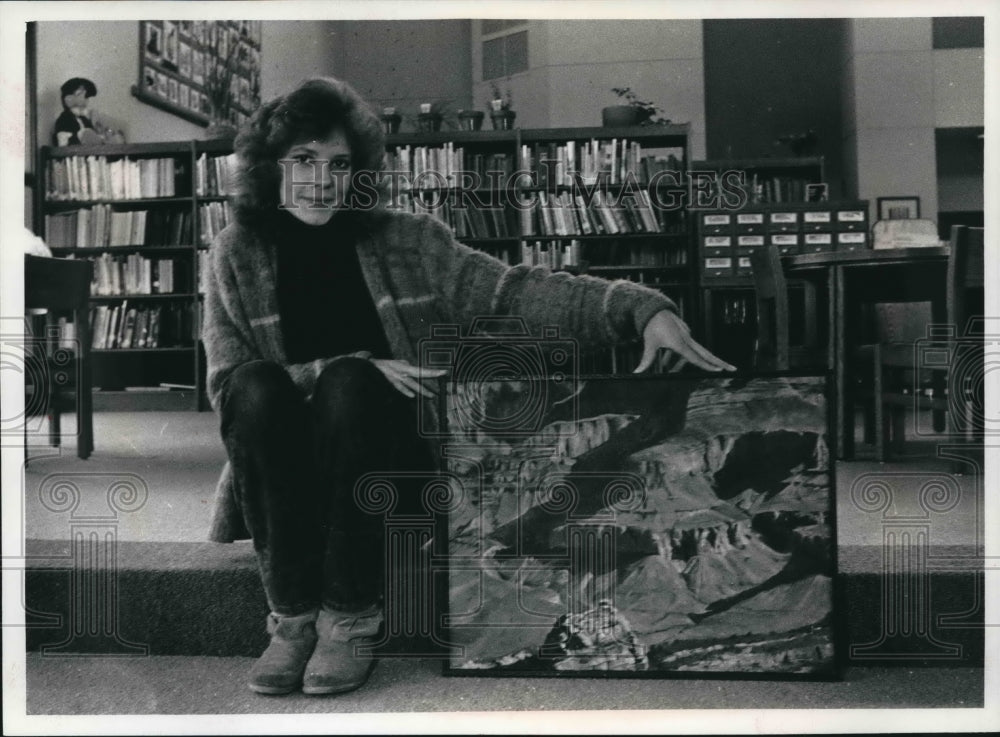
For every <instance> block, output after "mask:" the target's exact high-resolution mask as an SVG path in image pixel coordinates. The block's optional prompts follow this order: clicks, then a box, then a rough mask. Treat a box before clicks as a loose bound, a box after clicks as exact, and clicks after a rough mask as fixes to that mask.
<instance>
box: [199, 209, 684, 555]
mask: <svg viewBox="0 0 1000 737" xmlns="http://www.w3.org/2000/svg"><path fill="white" fill-rule="evenodd" d="M289 245H291V246H292V247H294V244H289ZM276 248H277V244H276V243H275V242H274V240H273V239H272V238H267V237H264V236H262V235H261V234H260V233H258V232H256V231H253V230H250V229H248V228H246V227H244V226H242V225H240V224H238V223H234V224H232V225H230V226H228V227H227V228H226V229H225V230H223V231H222V232H221V233H220V234H219V235H218V237H217V238H216V240H215V242H214V243H213V244H212V247H211V251H210V258H209V263H210V273H209V280H208V284H207V289H206V295H205V319H204V325H203V328H202V340H203V342H204V345H205V353H206V357H207V363H208V378H207V382H208V397H209V401H210V402H211V404H212V407H213V408H214V409H215V410H216V411H218V410H219V403H220V397H221V394H222V389H223V386H224V385H225V382H226V379H227V377H228V376H229V375H230V373H231V372H232V371H233V370H234V369H236V368H237V367H238V366H240V365H242V364H245V363H248V362H250V361H254V360H260V359H264V360H270V361H274V362H276V363H278V364H280V365H282V366H284V367H285V368H286V369H287V371H288V372H289V374H290V375H291V377H292V379H293V381H294V382H295V384H296V385H297V386H298V387H299V388H300V389H301V390H302V391H303V393H304V394H306V395H310V394H311V393H312V390H313V386H314V384H315V380H316V378H317V377H318V376H319V374H320V372H321V371H322V370H323V369H324V368H325V367H326V365H327V364H329V363H330V362H331V361H333V360H336V357H331V358H323V359H317V360H315V361H311V362H309V363H305V364H289V362H288V360H287V358H286V355H285V349H284V339H283V336H282V330H281V319H280V316H279V314H278V301H277V289H276V284H277V278H276V263H277V257H276ZM356 248H357V251H358V260H359V262H360V264H361V271H362V274H363V275H364V279H365V281H366V283H367V286H368V289H369V291H370V292H371V295H372V299H373V300H374V303H375V307H376V309H377V311H378V314H379V317H380V319H381V321H382V325H383V327H384V329H385V334H386V338H387V340H388V342H389V347H390V349H391V351H392V354H393V357H394V358H398V359H403V360H406V361H409V362H411V363H413V364H417V363H418V358H419V354H418V350H419V342H420V341H421V340H423V339H427V338H430V337H431V327H432V326H435V325H453V326H454V325H457V326H459V327H467V326H468V325H469V324H470V323H471V322H472V321H473V319H474V318H477V317H482V316H519V317H521V318H522V319H523V320H524V322H525V323H526V325H527V326H528V328H529V330H530V331H531V334H532V335H534V336H537V335H539V334H540V331H541V329H542V328H543V327H548V326H557V327H558V328H559V331H560V337H562V338H570V339H573V340H575V341H577V343H578V345H579V346H580V348H581V350H587V349H588V348H595V347H600V346H610V345H614V344H617V343H621V342H626V341H630V340H634V339H635V338H637V337H638V336H640V335H641V334H642V331H643V329H644V328H645V325H646V323H647V322H648V321H649V320H650V318H651V317H652V316H653V315H654V314H655V313H657V312H659V311H660V310H671V311H675V310H676V307H675V305H674V303H673V302H671V301H670V300H669V299H668V298H667V297H665V296H663V295H662V294H660V293H659V292H656V291H654V290H652V289H649V288H646V287H642V286H640V285H638V284H635V283H633V282H627V281H607V280H604V279H598V278H596V277H591V276H586V275H580V276H573V275H570V274H568V273H566V272H552V271H550V270H549V269H547V268H545V267H541V266H536V267H529V266H525V265H518V266H508V265H506V264H504V263H503V262H501V261H499V260H498V259H495V258H493V257H492V256H489V255H488V254H485V253H482V252H480V251H476V250H474V249H472V248H469V247H468V246H465V245H463V244H461V243H458V242H457V241H456V240H455V239H454V237H453V236H452V234H451V232H450V230H448V228H447V227H445V226H444V225H443V224H442V223H441V222H440V221H438V220H436V219H435V218H433V217H431V216H428V215H414V214H410V213H405V212H396V211H388V210H377V211H373V212H370V213H366V214H365V216H364V218H363V219H362V224H361V227H360V228H359V230H358V238H357V241H356ZM343 319H345V320H349V319H351V318H350V315H344V316H343ZM352 355H366V354H352ZM233 484H234V477H233V475H232V473H231V470H230V466H229V464H228V463H227V464H226V466H225V468H224V469H223V472H222V476H221V478H220V479H219V483H218V485H217V488H216V499H215V508H214V513H213V520H212V526H211V530H210V532H209V538H210V539H211V540H214V541H218V542H231V541H233V540H238V539H246V538H248V537H249V534H248V532H247V530H246V527H245V525H244V523H243V518H242V515H241V514H240V511H239V508H238V506H237V505H236V502H235V496H234V494H233Z"/></svg>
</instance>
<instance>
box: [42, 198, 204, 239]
mask: <svg viewBox="0 0 1000 737" xmlns="http://www.w3.org/2000/svg"><path fill="white" fill-rule="evenodd" d="M215 204H218V203H215ZM190 229H191V214H190V212H187V211H186V210H183V209H176V208H175V209H171V210H167V211H161V210H153V211H149V210H114V209H112V206H111V205H107V204H99V205H94V206H93V207H89V208H81V209H79V210H69V211H67V212H57V213H50V214H48V215H46V216H45V233H46V242H47V243H48V245H49V247H51V248H106V247H115V246H180V245H186V244H188V243H190V242H191V241H190V235H189V233H190Z"/></svg>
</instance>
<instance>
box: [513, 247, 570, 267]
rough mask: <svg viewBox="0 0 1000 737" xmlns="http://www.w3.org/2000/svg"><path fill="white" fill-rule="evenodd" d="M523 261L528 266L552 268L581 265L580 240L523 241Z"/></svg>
mask: <svg viewBox="0 0 1000 737" xmlns="http://www.w3.org/2000/svg"><path fill="white" fill-rule="evenodd" d="M521 263H522V264H524V265H526V266H546V267H548V268H550V269H554V270H555V269H570V268H575V267H579V266H580V265H581V264H580V242H579V241H570V242H568V243H567V242H565V241H534V242H530V241H521Z"/></svg>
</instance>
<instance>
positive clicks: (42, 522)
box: [23, 412, 984, 731]
mask: <svg viewBox="0 0 1000 737" xmlns="http://www.w3.org/2000/svg"><path fill="white" fill-rule="evenodd" d="M95 419H96V422H95V438H96V440H95V445H96V449H95V452H94V454H93V455H92V456H91V458H90V459H89V460H86V461H81V460H79V459H77V458H76V456H75V454H74V451H75V449H74V447H73V445H72V442H70V443H68V444H67V445H66V446H65V447H64V448H63V449H62V450H61V451H55V452H54V451H53V449H51V448H47V447H46V446H45V445H44V443H42V442H40V441H39V440H36V441H33V442H32V443H31V453H30V455H31V460H30V462H29V463H28V464H27V467H26V471H25V476H24V478H25V489H24V491H25V493H24V497H23V498H24V502H25V506H24V525H25V533H26V537H27V538H29V539H33V540H39V541H49V542H48V544H50V545H51V544H52V543H54V542H55V541H65V540H67V537H68V535H69V531H70V525H71V524H72V522H73V520H74V519H75V518H81V517H87V516H90V517H94V516H101V515H103V516H105V517H107V516H108V515H109V514H110V515H111V518H112V519H114V520H115V522H114V524H115V527H116V530H117V535H118V539H119V540H122V541H126V542H129V543H140V542H154V543H178V542H190V543H195V542H202V541H204V540H205V539H206V535H207V530H208V525H209V512H210V509H211V500H212V496H213V493H214V486H215V481H216V478H217V474H218V471H219V469H220V468H221V465H222V463H223V461H224V455H225V454H224V449H223V448H222V445H221V442H220V440H219V438H218V430H217V424H216V418H215V416H214V415H212V414H211V413H173V412H164V413H100V414H98V415H97V416H96V418H95ZM66 428H67V429H69V430H72V417H69V418H67V425H66ZM909 450H910V451H911V455H910V456H908V457H906V458H903V459H901V461H900V462H897V463H894V464H891V465H884V466H883V465H880V464H878V463H875V462H873V461H871V460H860V461H855V462H850V463H838V464H837V468H836V476H837V478H836V483H837V518H838V519H837V522H838V537H839V555H840V566H841V571H842V572H847V573H856V574H859V575H858V577H857V580H858V581H859V582H860V583H859V586H860V588H858V589H856V590H857V591H862V592H864V593H862V594H858V597H860V598H865V599H872V601H868V602H867V604H868V605H875V606H877V603H876V602H875V601H874V599H875V598H877V592H878V587H879V583H878V581H879V578H878V576H879V574H878V571H880V570H881V566H882V565H883V563H882V560H881V557H880V551H881V550H882V546H883V539H882V536H883V534H884V530H885V529H886V525H885V519H886V515H887V514H889V515H896V516H898V515H904V516H905V515H907V514H909V513H910V512H911V511H912V509H914V508H915V507H914V505H915V504H918V503H919V498H918V497H919V495H920V493H921V489H923V488H925V487H926V481H927V480H928V479H930V478H938V477H939V478H940V479H941V482H942V483H943V484H945V485H948V484H954V486H955V488H957V489H958V492H959V496H958V499H957V503H955V504H954V505H953V506H950V507H949V508H948V509H944V510H943V511H941V512H939V513H936V514H935V515H934V516H933V518H928V525H929V526H928V534H929V544H930V545H931V546H938V547H940V548H941V549H944V547H943V546H949V549H955V546H957V548H958V549H960V550H962V551H965V552H968V551H969V550H974V549H975V548H976V546H977V545H978V543H979V542H980V541H981V536H982V529H981V528H982V511H981V509H980V503H981V489H980V488H979V486H978V485H977V477H976V476H975V474H965V475H957V476H956V475H954V474H951V473H950V472H949V468H948V466H947V464H946V463H945V462H944V461H941V460H937V459H935V458H933V457H932V456H931V455H929V451H932V450H933V449H932V448H931V447H930V446H927V445H924V446H921V445H919V444H913V445H912V446H911V447H910V448H909ZM970 468H971V467H970ZM115 479H118V480H124V481H127V482H128V484H130V485H131V486H132V488H135V489H139V490H140V496H142V497H143V498H142V499H141V500H140V502H137V503H135V504H133V506H134V507H135V508H134V509H131V510H130V511H116V510H115V509H113V508H110V507H108V502H107V490H108V488H109V484H112V483H113V481H114V480H115ZM880 481H888V482H890V483H891V485H892V486H893V487H894V488H895V489H896V492H895V500H894V502H893V506H892V507H891V508H889V509H888V510H886V509H881V508H879V509H874V508H872V507H871V505H870V504H868V502H866V501H865V500H864V498H863V495H860V496H859V492H858V489H860V488H861V487H862V486H864V485H865V484H869V483H870V482H876V485H877V483H878V482H880ZM63 482H69V483H70V484H71V485H72V486H74V487H75V488H76V489H78V490H79V492H80V493H79V496H78V498H79V504H78V506H77V507H76V508H75V509H74V510H70V509H69V508H68V507H67V506H66V505H65V504H56V503H54V502H53V497H52V495H51V493H52V490H53V489H55V488H57V486H58V484H59V483H63ZM64 488H65V487H64ZM852 490H854V493H853V494H852ZM74 515H75V517H74ZM124 549H125V548H123V550H124ZM243 552H244V553H246V552H247V551H245V550H244V551H243ZM963 554H964V553H963ZM237 557H239V556H237ZM866 576H867V577H868V578H867V579H866V578H865V577H866ZM866 581H867V582H866ZM873 592H874V593H873ZM851 605H852V606H853V605H854V604H851ZM161 614H162V615H163V617H164V621H166V619H167V617H166V614H164V613H161ZM167 614H168V613H167ZM254 621H256V620H254ZM250 662H251V660H250V659H249V658H245V657H201V656H175V657H170V656H157V657H138V658H108V657H101V656H95V655H84V656H79V655H78V656H73V657H50V656H42V655H40V654H38V653H29V654H28V659H27V709H28V713H29V714H208V713H236V714H251V713H264V714H290V713H297V714H298V713H301V714H308V713H349V712H411V711H481V710H497V711H507V710H575V709H601V710H621V709H670V708H683V709H727V708H728V709H746V708H758V709H760V708H765V709H766V708H824V709H840V708H904V707H908V708H915V707H954V708H969V707H978V706H980V705H982V703H983V699H984V693H983V683H984V681H983V670H982V669H981V668H977V667H964V666H963V667H954V664H952V665H953V667H938V668H908V667H906V666H896V667H882V666H876V665H871V666H863V665H862V666H855V665H852V667H849V668H848V669H847V671H846V673H845V679H844V681H843V682H839V683H816V682H810V683H802V682H772V681H715V680H712V681H706V680H672V681H664V680H610V681H609V680H605V679H529V678H500V679H496V678H446V677H444V676H442V675H441V670H440V663H439V662H437V661H433V660H416V659H396V660H387V661H385V662H383V663H381V664H380V666H379V668H378V669H377V670H376V673H375V675H374V677H373V681H372V683H371V684H370V686H369V687H367V688H365V689H363V690H362V691H359V692H357V693H355V694H348V695H345V696H341V697H338V698H335V699H315V698H310V697H304V696H302V695H292V696H289V697H285V698H277V699H276V698H266V697H260V696H255V695H254V694H251V693H250V692H249V691H247V690H246V688H245V686H244V678H245V674H246V670H247V669H248V667H249V664H250ZM623 731H627V728H624V727H623Z"/></svg>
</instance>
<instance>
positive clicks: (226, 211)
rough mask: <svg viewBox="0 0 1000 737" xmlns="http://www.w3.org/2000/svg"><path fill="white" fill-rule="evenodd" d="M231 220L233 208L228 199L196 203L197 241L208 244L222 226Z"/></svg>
mask: <svg viewBox="0 0 1000 737" xmlns="http://www.w3.org/2000/svg"><path fill="white" fill-rule="evenodd" d="M232 221H233V208H232V205H230V204H229V201H228V200H224V201H217V202H206V203H204V204H201V205H198V226H199V228H200V231H199V233H198V239H199V240H198V242H199V243H200V244H202V245H208V244H210V243H211V242H212V241H214V240H215V236H217V235H218V234H219V233H220V232H221V231H222V229H223V228H225V227H226V226H227V225H229V223H231V222H232Z"/></svg>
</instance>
